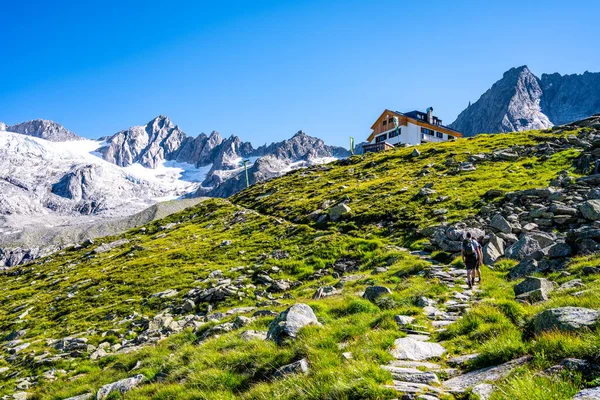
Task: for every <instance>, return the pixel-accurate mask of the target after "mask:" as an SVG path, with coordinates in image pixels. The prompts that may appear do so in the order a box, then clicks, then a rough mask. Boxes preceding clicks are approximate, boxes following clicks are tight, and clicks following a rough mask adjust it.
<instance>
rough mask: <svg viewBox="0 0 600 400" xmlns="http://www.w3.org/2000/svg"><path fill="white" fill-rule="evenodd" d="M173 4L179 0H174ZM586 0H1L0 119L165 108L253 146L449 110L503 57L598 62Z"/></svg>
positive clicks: (79, 119) (92, 120)
mask: <svg viewBox="0 0 600 400" xmlns="http://www.w3.org/2000/svg"><path fill="white" fill-rule="evenodd" d="M169 3H176V4H175V5H174V4H169ZM599 12H600V4H598V2H596V1H577V0H572V1H569V2H568V3H567V2H564V1H552V0H546V1H522V0H521V1H513V0H504V1H489V2H484V1H460V0H455V1H437V0H430V1H427V2H423V1H352V0H349V1H336V0H330V1H316V0H315V1H302V0H296V1H262V0H255V1H226V0H225V1H190V2H186V1H176V2H160V1H152V0H146V1H118V2H117V1H104V2H97V1H95V2H91V1H89V2H88V1H77V2H66V1H53V2H48V1H39V2H36V1H20V2H16V1H7V0H5V1H3V2H2V17H3V18H2V34H0V49H2V56H3V57H2V61H1V62H0V121H3V122H5V123H7V124H13V123H17V122H21V121H24V120H30V119H34V118H46V119H52V120H55V121H57V122H59V123H61V124H63V125H65V126H66V127H67V128H68V129H70V130H72V131H74V132H76V133H78V134H80V135H83V136H87V137H92V138H94V137H99V136H103V135H109V134H113V133H115V132H117V131H119V130H121V129H126V128H128V127H130V126H132V125H140V124H144V123H146V122H147V121H149V120H150V119H152V118H153V117H155V116H157V115H159V114H165V115H168V116H169V117H171V119H172V120H173V121H174V122H175V123H176V124H178V125H179V126H180V127H181V128H182V129H183V130H184V131H185V132H186V133H188V134H190V135H194V136H195V135H197V134H199V133H200V132H206V133H210V132H211V131H212V130H217V131H219V132H220V133H221V134H222V135H224V136H229V135H230V134H232V133H235V134H237V135H238V136H240V137H241V138H242V139H243V140H249V141H251V142H252V143H253V144H254V145H260V144H263V143H265V142H272V141H276V140H282V139H284V138H288V137H290V136H292V135H293V134H294V133H295V132H296V131H298V130H299V129H302V130H304V131H306V132H307V133H309V134H311V135H313V136H318V137H321V138H323V139H325V141H326V142H328V143H332V144H337V145H344V146H346V145H347V143H348V137H349V136H354V137H355V138H356V141H357V142H359V141H361V140H362V139H364V138H366V137H367V136H368V134H369V133H370V129H369V127H370V126H371V124H372V122H373V121H374V120H375V119H376V118H377V117H378V116H379V114H380V112H381V111H382V110H383V109H385V108H391V109H396V110H399V111H408V110H411V109H423V110H424V109H425V108H427V107H428V106H433V107H434V110H435V114H436V115H438V116H439V117H440V118H442V119H443V120H444V123H450V122H452V121H453V120H454V119H455V117H456V116H457V114H458V113H459V112H460V111H462V109H464V108H465V107H466V105H467V103H468V102H469V101H476V100H477V99H478V98H479V96H480V95H481V94H482V93H483V92H484V91H485V90H487V89H488V88H489V87H490V86H491V85H492V84H493V83H494V82H495V81H496V80H498V79H499V78H500V77H501V76H502V73H503V72H504V71H506V70H507V69H509V68H511V67H514V66H520V65H523V64H526V65H528V66H529V67H530V69H531V70H532V71H533V72H534V73H535V74H537V75H538V76H539V75H541V74H542V73H544V72H549V73H550V72H560V73H563V74H565V73H569V74H570V73H582V72H584V71H586V70H589V71H592V72H597V71H600V52H598V38H599V37H600V27H599V26H600V24H598V22H597V15H598V13H599Z"/></svg>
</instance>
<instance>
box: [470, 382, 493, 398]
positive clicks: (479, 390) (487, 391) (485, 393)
mask: <svg viewBox="0 0 600 400" xmlns="http://www.w3.org/2000/svg"><path fill="white" fill-rule="evenodd" d="M495 389H496V387H495V386H494V385H492V384H490V383H480V384H479V385H475V386H473V389H471V393H473V394H475V395H477V396H479V400H489V399H490V397H492V393H493V392H494V390H495Z"/></svg>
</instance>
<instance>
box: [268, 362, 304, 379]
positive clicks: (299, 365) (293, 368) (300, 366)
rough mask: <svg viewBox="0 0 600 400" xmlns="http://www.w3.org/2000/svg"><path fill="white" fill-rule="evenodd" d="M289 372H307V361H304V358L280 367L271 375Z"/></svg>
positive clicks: (275, 375) (278, 375) (277, 375)
mask: <svg viewBox="0 0 600 400" xmlns="http://www.w3.org/2000/svg"><path fill="white" fill-rule="evenodd" d="M290 374H308V361H306V358H303V359H302V360H299V361H296V362H293V363H291V364H288V365H284V366H283V367H280V368H279V369H277V371H275V373H274V374H273V377H275V378H278V377H281V376H285V375H290Z"/></svg>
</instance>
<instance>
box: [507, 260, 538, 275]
mask: <svg viewBox="0 0 600 400" xmlns="http://www.w3.org/2000/svg"><path fill="white" fill-rule="evenodd" d="M539 271H540V266H539V264H538V262H537V261H536V260H523V261H521V262H520V263H519V264H517V265H516V266H514V267H513V268H512V269H511V270H510V271H509V273H508V277H509V279H518V278H524V277H525V276H527V275H531V274H533V273H535V272H539Z"/></svg>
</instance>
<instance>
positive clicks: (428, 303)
mask: <svg viewBox="0 0 600 400" xmlns="http://www.w3.org/2000/svg"><path fill="white" fill-rule="evenodd" d="M415 304H416V305H417V307H433V306H435V305H436V301H435V300H433V299H430V298H428V297H425V296H419V297H417V299H416V301H415Z"/></svg>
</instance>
